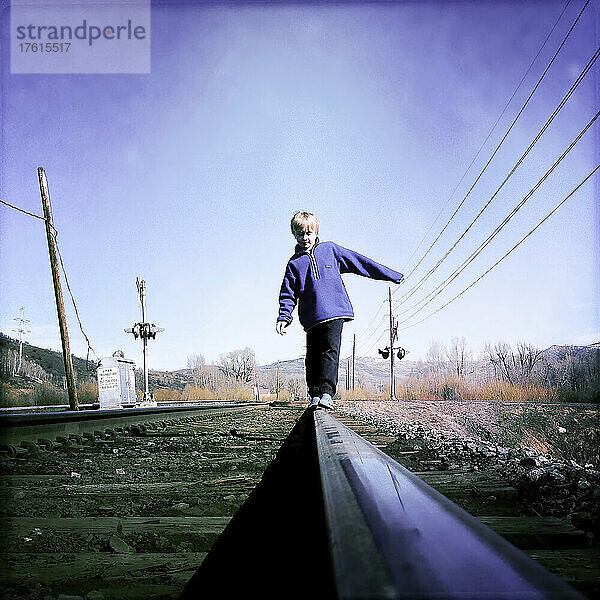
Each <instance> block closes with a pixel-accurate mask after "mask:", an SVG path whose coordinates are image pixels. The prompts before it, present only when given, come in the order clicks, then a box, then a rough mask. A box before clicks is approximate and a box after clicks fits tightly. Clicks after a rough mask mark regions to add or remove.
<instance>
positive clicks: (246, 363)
mask: <svg viewBox="0 0 600 600" xmlns="http://www.w3.org/2000/svg"><path fill="white" fill-rule="evenodd" d="M256 366H257V364H256V355H255V354H254V350H251V349H250V348H244V349H243V350H233V351H231V352H227V354H221V355H220V356H219V365H218V367H219V371H221V373H223V375H225V377H228V378H230V379H233V380H235V381H236V382H239V383H250V382H251V381H252V375H253V373H254V369H255V368H256Z"/></svg>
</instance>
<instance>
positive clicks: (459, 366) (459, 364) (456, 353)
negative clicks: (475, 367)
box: [447, 336, 471, 377]
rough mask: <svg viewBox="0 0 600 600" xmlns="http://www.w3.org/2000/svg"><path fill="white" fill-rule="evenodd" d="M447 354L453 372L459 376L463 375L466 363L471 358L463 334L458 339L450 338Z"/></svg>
mask: <svg viewBox="0 0 600 600" xmlns="http://www.w3.org/2000/svg"><path fill="white" fill-rule="evenodd" d="M447 356H448V360H449V361H450V364H451V365H452V370H453V372H454V373H456V375H458V376H459V377H463V376H464V374H465V369H466V367H467V364H468V363H469V362H470V359H471V351H470V350H469V347H468V345H467V340H466V339H465V338H464V336H463V337H461V338H460V339H459V338H457V337H453V338H452V339H451V346H450V350H448V353H447Z"/></svg>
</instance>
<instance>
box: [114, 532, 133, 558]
mask: <svg viewBox="0 0 600 600" xmlns="http://www.w3.org/2000/svg"><path fill="white" fill-rule="evenodd" d="M108 545H109V546H110V549H111V550H112V551H113V552H115V553H116V554H132V553H134V552H135V550H134V549H133V548H132V547H131V546H130V545H129V544H127V543H126V542H124V541H123V540H122V539H121V538H120V537H118V536H116V535H112V536H111V537H110V540H108Z"/></svg>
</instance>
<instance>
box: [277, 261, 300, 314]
mask: <svg viewBox="0 0 600 600" xmlns="http://www.w3.org/2000/svg"><path fill="white" fill-rule="evenodd" d="M297 302H298V296H297V294H296V276H295V274H294V271H293V269H292V267H291V265H290V264H289V263H288V265H287V267H286V269H285V275H284V276H283V281H282V282H281V290H280V292H279V316H278V317H277V320H278V321H287V322H288V323H291V322H292V320H293V317H292V311H293V310H294V308H295V306H296V303H297Z"/></svg>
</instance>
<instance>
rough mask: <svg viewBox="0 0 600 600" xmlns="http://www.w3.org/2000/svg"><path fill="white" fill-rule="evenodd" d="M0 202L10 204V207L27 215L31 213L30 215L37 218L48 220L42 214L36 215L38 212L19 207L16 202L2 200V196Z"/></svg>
mask: <svg viewBox="0 0 600 600" xmlns="http://www.w3.org/2000/svg"><path fill="white" fill-rule="evenodd" d="M0 203H1V204H4V205H5V206H8V207H9V208H12V209H13V210H16V211H18V212H22V213H24V214H26V215H29V216H30V217H35V218H36V219H40V221H45V220H46V219H45V218H44V217H42V216H40V215H36V214H34V213H31V212H29V211H27V210H24V209H22V208H19V207H18V206H15V205H14V204H10V203H9V202H5V201H4V200H2V199H1V198H0Z"/></svg>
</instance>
